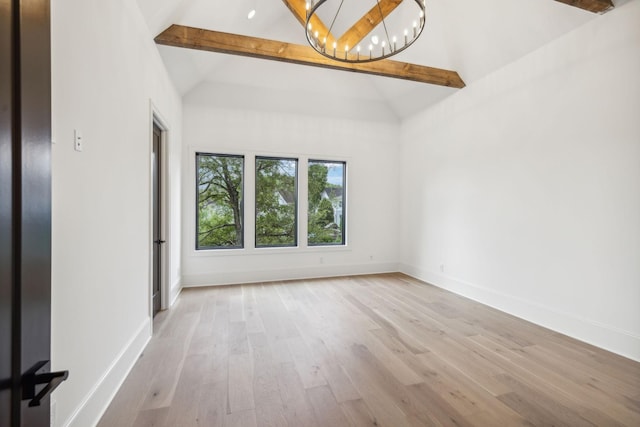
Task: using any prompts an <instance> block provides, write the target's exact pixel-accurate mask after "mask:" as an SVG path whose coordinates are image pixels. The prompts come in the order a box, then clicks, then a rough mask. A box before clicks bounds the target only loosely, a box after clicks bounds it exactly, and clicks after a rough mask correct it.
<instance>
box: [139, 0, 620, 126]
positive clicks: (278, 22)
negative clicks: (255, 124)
mask: <svg viewBox="0 0 640 427" xmlns="http://www.w3.org/2000/svg"><path fill="white" fill-rule="evenodd" d="M137 1H138V5H139V7H140V10H141V11H142V14H143V16H144V18H145V20H146V22H147V25H148V27H149V30H150V32H151V34H152V35H153V36H154V37H155V36H156V35H158V34H160V33H162V32H163V31H164V30H165V29H167V28H168V27H169V26H170V25H172V24H180V25H185V26H190V27H197V28H202V29H207V30H214V31H218V32H227V33H235V34H239V35H244V36H251V37H259V38H265V39H272V40H278V41H282V42H287V43H292V44H299V45H305V44H306V43H307V42H306V38H305V33H304V28H303V27H302V26H301V25H300V23H299V22H298V20H297V19H296V18H295V17H294V15H293V14H292V13H291V11H290V10H289V8H288V7H287V6H286V5H285V3H284V2H283V0H234V1H228V0H137ZM289 1H291V2H294V1H300V2H301V3H302V4H304V1H305V0H289ZM345 1H346V2H348V1H349V0H345ZM351 1H355V0H351ZM360 1H364V0H360ZM366 1H371V2H373V0H366ZM563 2H566V3H573V4H578V6H581V7H589V6H590V5H595V7H600V6H603V7H606V3H607V2H608V0H560V1H553V0H518V1H513V0H483V1H481V2H480V1H469V0H427V3H426V5H427V15H426V27H425V31H424V33H423V34H422V36H421V37H420V38H419V39H418V40H417V41H416V42H415V44H414V45H413V46H411V47H410V48H409V49H407V50H406V51H404V52H402V53H400V54H398V55H396V56H395V57H394V58H393V59H394V60H398V61H403V62H408V63H413V64H418V65H424V66H429V67H436V68H442V69H446V70H454V71H457V72H458V74H459V75H460V76H461V77H462V79H463V80H464V82H465V83H466V84H467V85H469V84H471V83H473V82H474V81H476V80H478V79H482V78H483V77H485V76H487V75H488V74H490V73H491V72H493V71H495V70H497V69H499V68H501V67H503V66H505V65H507V64H509V63H510V62H513V61H515V60H517V59H518V58H520V57H522V56H524V55H526V54H527V53H529V52H532V51H534V50H536V49H538V48H539V47H541V46H543V45H545V44H547V43H549V42H551V41H552V40H554V39H555V38H557V37H559V36H561V35H563V34H565V33H567V32H569V31H571V30H573V29H575V28H577V27H579V26H581V25H582V24H584V23H586V22H588V21H589V20H591V19H597V18H598V16H599V15H597V14H596V13H592V12H589V11H587V10H584V9H583V8H581V7H575V6H572V5H569V4H565V3H563ZM614 3H615V4H616V5H618V4H619V3H620V2H618V1H616V2H614ZM373 4H375V2H373ZM585 5H586V6H585ZM252 8H255V9H256V10H257V13H256V15H255V17H254V18H253V19H251V20H249V19H247V13H248V12H249V10H250V9H252ZM158 49H159V51H160V54H161V56H162V58H163V60H164V62H165V64H166V67H167V69H168V70H169V73H170V76H171V78H172V79H173V81H174V83H175V85H176V87H177V88H178V90H179V91H180V92H181V93H182V94H183V96H184V97H185V98H186V99H187V100H189V101H191V102H203V103H207V104H208V105H211V106H220V107H227V108H229V107H230V108H253V109H257V110H268V111H286V112H300V111H305V112H307V113H309V114H317V115H327V116H337V117H348V118H358V119H372V120H387V121H399V120H401V119H403V118H405V117H408V116H410V115H411V114H413V113H415V112H417V111H420V110H423V109H425V108H427V107H429V106H431V105H433V104H435V103H437V102H439V101H440V100H442V99H443V98H445V97H447V96H450V95H452V94H454V93H455V92H457V91H458V90H464V89H456V88H450V87H443V86H439V85H431V84H425V83H419V82H413V81H404V80H398V79H392V78H387V77H380V76H373V75H366V74H356V73H350V72H346V71H337V70H331V69H325V68H315V67H307V66H304V65H297V64H290V63H282V62H273V61H267V60H264V59H255V58H247V57H239V56H231V55H226V54H222V53H212V52H205V51H200V50H192V49H184V48H179V47H169V46H158Z"/></svg>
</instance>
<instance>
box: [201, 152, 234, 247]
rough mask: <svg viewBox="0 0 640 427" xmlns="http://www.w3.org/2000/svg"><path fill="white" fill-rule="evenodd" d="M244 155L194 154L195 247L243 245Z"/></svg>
mask: <svg viewBox="0 0 640 427" xmlns="http://www.w3.org/2000/svg"><path fill="white" fill-rule="evenodd" d="M243 172H244V157H243V156H230V155H222V154H206V153H197V154H196V178H197V202H196V203H197V206H196V224H197V227H196V249H222V248H226V249H231V248H242V247H243V242H244V241H243V213H242V212H243V206H242V205H243Z"/></svg>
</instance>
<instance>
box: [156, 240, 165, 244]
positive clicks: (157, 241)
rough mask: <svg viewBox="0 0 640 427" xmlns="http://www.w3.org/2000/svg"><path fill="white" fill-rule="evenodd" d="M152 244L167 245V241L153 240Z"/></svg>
mask: <svg viewBox="0 0 640 427" xmlns="http://www.w3.org/2000/svg"><path fill="white" fill-rule="evenodd" d="M153 243H157V244H161V243H167V241H166V240H154V241H153Z"/></svg>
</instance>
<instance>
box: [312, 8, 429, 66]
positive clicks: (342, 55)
mask: <svg viewBox="0 0 640 427" xmlns="http://www.w3.org/2000/svg"><path fill="white" fill-rule="evenodd" d="M425 2H426V0H404V1H403V0H372V1H368V2H367V1H363V0H347V1H346V2H345V0H310V2H308V3H307V5H306V7H307V19H306V23H305V28H306V35H307V41H308V42H309V44H310V45H311V47H313V48H314V49H315V50H316V51H317V52H318V53H319V54H321V55H323V56H325V57H327V58H330V59H333V60H336V61H341V62H351V63H360V62H371V61H378V60H380V59H385V58H388V57H390V56H393V55H395V54H397V53H400V52H402V51H403V50H405V49H406V48H408V47H409V46H411V45H412V44H413V42H415V41H416V40H417V39H418V37H419V36H420V34H422V30H423V29H424V22H425ZM367 3H368V4H367ZM363 7H364V8H365V9H362V8H363ZM359 8H360V9H359ZM392 12H393V13H392ZM363 13H364V14H363ZM359 16H362V17H361V18H358V17H359ZM345 17H346V18H345ZM325 22H330V25H329V27H327V26H326V25H325V24H324V23H325ZM338 31H340V32H339V33H338ZM335 33H337V34H342V36H340V37H339V38H336V37H334V35H333V34H335Z"/></svg>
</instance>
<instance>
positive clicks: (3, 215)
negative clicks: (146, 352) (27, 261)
mask: <svg viewBox="0 0 640 427" xmlns="http://www.w3.org/2000/svg"><path fill="white" fill-rule="evenodd" d="M11 12H12V7H11V1H10V0H0V426H2V427H4V426H9V425H11V424H10V423H11V378H12V375H11V372H12V369H11V336H12V331H13V318H12V311H11V302H12V300H13V269H12V257H11V251H12V243H13V239H12V235H11V225H12V219H11V218H12V212H13V203H12V202H13V198H12V188H13V187H12V167H11V164H12V154H11V153H12V138H11V135H12V129H11V127H12V123H13V102H12V98H13V96H12V90H11V88H12V87H13V83H12V80H13V79H12V77H11V76H12V59H11V58H12V50H13V49H12V33H13V28H12V19H11Z"/></svg>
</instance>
